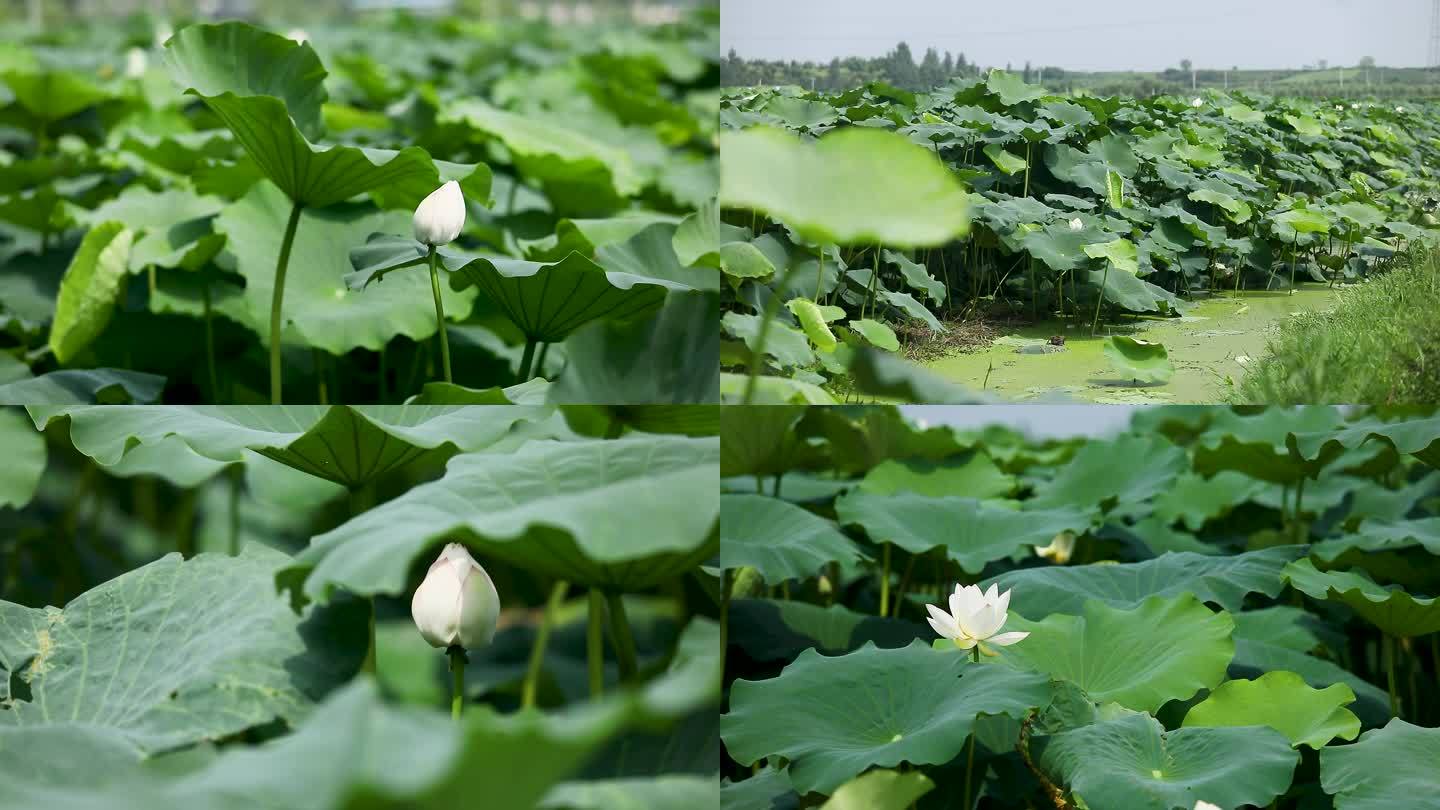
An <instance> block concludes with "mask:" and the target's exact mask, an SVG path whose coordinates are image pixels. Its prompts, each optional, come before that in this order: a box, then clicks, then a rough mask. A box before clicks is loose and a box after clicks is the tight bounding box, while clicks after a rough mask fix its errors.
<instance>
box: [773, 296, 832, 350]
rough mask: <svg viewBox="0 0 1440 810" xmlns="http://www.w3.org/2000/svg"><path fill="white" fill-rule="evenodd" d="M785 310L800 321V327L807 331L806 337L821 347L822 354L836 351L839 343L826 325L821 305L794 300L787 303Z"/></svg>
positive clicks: (798, 299) (800, 299)
mask: <svg viewBox="0 0 1440 810" xmlns="http://www.w3.org/2000/svg"><path fill="white" fill-rule="evenodd" d="M785 308H786V309H788V310H790V312H791V314H793V315H794V316H795V317H796V318H798V319H799V320H800V326H801V328H803V329H804V330H805V335H806V336H807V337H809V338H810V342H811V343H814V344H815V345H816V346H817V347H819V349H820V351H822V352H831V351H834V350H835V346H836V345H837V343H838V341H837V340H836V339H835V333H834V332H831V331H830V327H828V326H826V325H825V315H824V313H822V312H821V311H820V305H819V304H817V303H815V302H814V301H811V300H810V299H808V298H794V299H791V300H790V301H788V302H786V304H785Z"/></svg>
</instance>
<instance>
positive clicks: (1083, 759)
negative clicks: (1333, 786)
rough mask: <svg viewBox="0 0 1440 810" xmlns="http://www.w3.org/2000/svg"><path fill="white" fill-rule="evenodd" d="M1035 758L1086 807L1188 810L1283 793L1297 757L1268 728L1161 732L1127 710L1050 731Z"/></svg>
mask: <svg viewBox="0 0 1440 810" xmlns="http://www.w3.org/2000/svg"><path fill="white" fill-rule="evenodd" d="M1038 759H1039V764H1040V767H1042V768H1043V769H1044V770H1046V771H1047V772H1049V773H1050V774H1052V775H1053V776H1054V777H1055V779H1056V780H1057V782H1059V783H1060V784H1064V785H1066V786H1068V787H1069V788H1070V790H1071V791H1072V792H1073V793H1074V794H1075V795H1076V796H1077V797H1078V798H1080V799H1083V800H1084V801H1085V803H1086V805H1087V806H1089V807H1095V808H1101V807H1104V808H1111V807H1116V808H1118V807H1124V808H1127V810H1180V808H1187V810H1188V808H1192V807H1194V806H1195V804H1196V802H1198V801H1204V802H1208V803H1210V804H1213V805H1216V806H1217V807H1220V808H1222V810H1239V808H1242V807H1248V806H1252V805H1253V806H1257V807H1264V806H1266V805H1268V804H1269V803H1270V801H1271V800H1272V799H1274V798H1275V797H1277V796H1279V795H1281V794H1283V793H1284V792H1285V791H1286V790H1287V789H1288V788H1289V786H1290V780H1291V778H1292V777H1293V775H1294V772H1295V765H1296V763H1298V762H1299V760H1300V755H1299V754H1298V753H1297V752H1296V751H1294V750H1293V749H1291V748H1290V744H1289V742H1287V741H1286V739H1285V737H1284V736H1283V735H1281V734H1280V733H1279V732H1278V731H1275V730H1273V729H1268V728H1263V727H1259V726H1256V727H1250V728H1180V729H1176V730H1174V731H1166V730H1165V728H1164V726H1162V725H1160V722H1159V721H1158V720H1156V719H1155V718H1153V717H1150V716H1148V715H1144V714H1132V715H1128V716H1125V717H1120V718H1118V719H1115V720H1109V721H1105V722H1100V723H1094V724H1092V725H1088V726H1081V727H1080V728H1076V729H1071V730H1069V731H1064V732H1061V733H1060V734H1056V735H1054V736H1052V737H1050V738H1049V739H1048V740H1046V741H1045V745H1044V750H1043V753H1042V754H1041V755H1040V756H1039V758H1038Z"/></svg>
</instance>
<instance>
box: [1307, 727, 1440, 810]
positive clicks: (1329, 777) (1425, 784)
mask: <svg viewBox="0 0 1440 810" xmlns="http://www.w3.org/2000/svg"><path fill="white" fill-rule="evenodd" d="M1437 757H1440V729H1434V728H1422V727H1420V726H1416V725H1412V724H1410V723H1407V722H1405V721H1404V720H1400V719H1398V718H1397V719H1395V720H1391V721H1390V722H1389V723H1388V724H1387V725H1386V726H1385V727H1384V728H1379V729H1372V730H1370V731H1367V732H1365V733H1364V734H1362V735H1361V736H1360V741H1359V742H1357V743H1355V744H1354V745H1344V746H1331V747H1329V748H1326V749H1325V750H1324V751H1321V752H1320V784H1321V786H1322V787H1324V789H1325V792H1326V793H1329V794H1331V795H1333V796H1334V797H1335V807H1336V808H1337V810H1380V808H1384V807H1401V806H1415V802H1416V801H1417V799H1419V798H1420V797H1430V798H1433V797H1434V796H1435V795H1437V791H1440V774H1437V773H1436V772H1435V768H1434V767H1433V763H1434V762H1435V760H1436V758H1437Z"/></svg>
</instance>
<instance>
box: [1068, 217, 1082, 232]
mask: <svg viewBox="0 0 1440 810" xmlns="http://www.w3.org/2000/svg"><path fill="white" fill-rule="evenodd" d="M1084 229H1085V223H1083V222H1081V221H1080V218H1079V217H1075V218H1074V219H1072V220H1070V230H1072V231H1081V230H1084Z"/></svg>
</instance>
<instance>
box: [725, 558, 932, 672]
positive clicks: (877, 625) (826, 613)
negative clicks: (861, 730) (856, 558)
mask: <svg viewBox="0 0 1440 810" xmlns="http://www.w3.org/2000/svg"><path fill="white" fill-rule="evenodd" d="M721 548H722V549H723V548H724V545H723V544H722V546H721ZM933 635H934V633H933V631H932V630H930V628H928V627H926V626H925V625H922V624H916V623H913V622H909V621H902V620H899V619H882V618H879V617H877V616H871V615H869V614H863V613H856V612H855V611H853V610H850V609H849V608H847V607H845V606H844V605H830V606H829V607H820V606H819V605H812V604H809V603H807V602H800V601H795V600H791V601H784V600H779V599H733V600H731V602H730V643H731V644H733V645H736V646H738V647H740V648H741V649H743V650H744V651H745V654H746V655H747V656H749V657H750V658H752V659H754V660H756V661H789V660H791V659H792V658H794V657H795V656H797V655H799V654H800V653H802V652H804V651H805V650H808V649H811V648H814V649H815V650H817V651H819V652H822V653H825V654H827V655H830V654H833V655H841V654H844V653H847V652H851V651H853V650H857V649H859V648H861V647H863V646H865V645H866V644H874V645H875V646H877V647H881V648H883V649H891V648H897V647H904V646H906V645H907V644H909V643H910V642H912V641H914V640H915V639H917V638H922V637H923V638H930V637H932V636H933ZM946 643H947V644H948V643H949V642H946ZM950 649H954V648H953V647H951V648H950Z"/></svg>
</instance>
